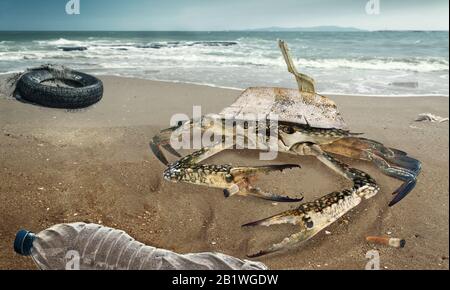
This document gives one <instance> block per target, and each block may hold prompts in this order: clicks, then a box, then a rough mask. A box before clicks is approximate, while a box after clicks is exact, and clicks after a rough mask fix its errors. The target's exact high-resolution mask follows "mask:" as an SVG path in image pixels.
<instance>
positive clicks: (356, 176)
mask: <svg viewBox="0 0 450 290" xmlns="http://www.w3.org/2000/svg"><path fill="white" fill-rule="evenodd" d="M301 149H302V150H303V152H301V153H303V154H309V155H315V156H316V157H317V158H318V159H319V160H320V161H322V162H323V163H325V164H326V165H327V166H329V167H330V168H332V169H333V170H335V171H337V172H338V173H339V174H341V175H343V176H344V177H346V178H347V179H349V180H351V181H353V184H354V185H353V187H352V188H351V189H346V190H343V191H340V192H332V193H330V194H327V195H325V196H323V197H321V198H319V199H317V200H315V201H313V202H308V203H304V204H301V205H300V206H299V207H298V208H297V209H294V210H289V211H286V212H283V213H280V214H278V215H275V216H272V217H269V218H266V219H263V220H260V221H256V222H252V223H248V224H245V225H243V226H244V227H249V226H271V225H276V224H285V223H288V224H294V225H297V226H299V227H300V231H299V232H297V233H295V234H293V235H291V236H290V237H287V238H285V239H284V240H283V241H281V242H279V243H276V244H274V245H272V246H271V247H269V248H268V249H266V250H263V251H260V252H258V253H256V254H253V255H249V257H258V256H262V255H265V254H269V253H273V252H276V251H279V250H282V249H285V248H291V247H293V246H296V245H298V244H300V243H302V242H305V241H307V240H309V239H310V238H312V237H313V236H315V235H316V234H317V233H319V232H320V231H322V230H323V229H324V228H326V227H327V226H329V225H330V224H332V223H333V222H335V221H336V220H337V219H339V218H340V217H342V216H343V215H344V214H346V213H347V212H348V211H350V210H351V209H353V208H354V207H356V206H357V205H358V204H359V203H360V202H361V201H362V199H363V198H365V199H368V198H370V197H372V196H374V195H375V194H377V192H378V191H379V188H378V186H377V184H376V182H375V180H373V179H372V178H371V177H370V176H369V175H367V174H366V173H364V172H362V171H360V170H357V169H355V168H351V167H349V166H348V165H346V164H344V163H342V162H339V161H338V160H336V159H334V158H333V157H332V156H330V155H328V154H327V153H324V152H322V151H321V150H320V148H319V147H318V146H317V145H310V146H307V147H303V148H301Z"/></svg>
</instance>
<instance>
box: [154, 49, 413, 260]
mask: <svg viewBox="0 0 450 290" xmlns="http://www.w3.org/2000/svg"><path fill="white" fill-rule="evenodd" d="M279 46H280V49H281V51H282V53H283V56H284V59H285V61H286V64H287V66H288V71H289V72H290V73H292V74H293V75H294V76H295V77H296V80H297V83H298V90H294V89H284V88H260V87H257V88H249V89H247V90H246V91H244V92H243V93H242V95H241V96H240V97H239V98H238V99H237V100H236V102H235V103H234V104H232V105H231V106H230V107H227V108H225V109H224V110H223V111H222V112H221V113H220V114H218V115H213V114H209V115H204V116H202V117H201V118H197V119H191V120H189V121H186V122H180V123H179V124H177V125H176V126H173V127H171V128H169V129H165V130H162V131H161V132H160V133H159V134H158V135H156V136H154V137H153V139H152V141H151V142H150V147H151V149H152V151H153V153H154V154H155V155H156V157H157V158H158V159H159V160H160V161H161V162H162V163H164V164H165V165H166V166H167V169H166V170H165V171H164V178H165V179H166V180H168V181H172V182H185V183H191V184H197V185H204V186H209V187H214V188H221V189H223V191H224V195H225V197H227V198H228V197H231V196H233V195H244V196H254V197H259V198H263V199H266V200H271V201H277V202H300V201H302V199H303V197H299V198H294V197H289V196H283V195H279V194H277V193H274V192H270V191H265V190H262V189H261V188H259V187H257V186H255V185H254V181H255V180H256V177H257V175H258V174H259V173H269V172H272V171H278V170H279V171H283V170H285V169H290V168H297V167H300V165H298V164H282V165H267V166H254V167H235V166H232V165H229V164H227V165H209V164H204V163H203V161H205V160H206V159H208V158H209V157H211V156H212V155H215V154H218V153H219V152H221V151H223V150H226V149H232V148H234V147H236V145H237V141H236V140H245V141H247V144H252V145H253V147H252V148H251V149H256V150H263V151H264V150H270V146H269V145H268V144H271V143H270V141H271V140H272V139H270V138H272V136H273V133H275V136H276V138H275V140H272V141H275V145H277V148H276V150H277V152H279V153H287V154H293V155H306V156H314V157H316V158H317V159H318V160H319V161H321V162H322V163H324V164H325V165H327V166H328V167H329V168H331V169H332V170H334V171H335V172H336V173H338V174H339V175H341V176H343V177H344V178H346V179H348V180H350V181H351V182H352V183H353V186H352V187H351V188H348V189H345V190H342V191H335V192H332V193H329V194H326V195H325V196H323V197H320V198H318V199H316V200H314V201H311V202H306V203H302V204H300V205H299V206H298V207H297V208H295V209H293V210H288V211H284V212H281V213H279V214H277V215H274V216H271V217H268V218H264V219H261V220H258V221H255V222H250V223H247V224H244V225H243V227H253V226H272V225H278V224H293V225H295V226H297V227H298V228H299V231H298V232H296V233H294V234H292V235H291V236H289V237H286V238H285V239H283V240H282V241H281V242H278V243H275V244H273V245H272V246H270V247H268V248H267V249H265V250H261V251H259V252H257V253H253V254H249V255H248V256H249V257H259V256H262V255H266V254H269V253H273V252H276V251H279V250H284V249H289V248H293V247H295V246H298V245H299V244H301V243H303V242H305V241H307V240H309V239H311V238H312V237H313V236H315V235H316V234H317V233H319V232H320V231H322V230H323V229H325V228H326V227H328V226H329V225H330V224H332V223H333V222H335V221H336V220H337V219H339V218H340V217H342V216H343V215H345V214H346V213H347V212H349V211H350V210H352V209H353V208H355V207H356V206H357V205H359V204H360V203H361V202H362V200H364V199H369V198H371V197H373V196H375V195H376V194H377V193H378V192H379V190H380V187H379V186H378V184H377V183H376V181H375V180H374V179H373V178H372V177H371V176H370V175H369V174H367V173H365V172H363V171H361V170H359V169H356V168H352V167H350V166H349V165H347V164H345V163H343V162H341V161H339V160H338V159H337V157H338V156H343V157H348V158H353V159H359V160H365V161H369V162H372V163H373V164H374V165H375V166H376V167H377V168H379V169H380V170H381V171H382V172H383V173H384V174H386V175H388V176H390V177H393V178H396V179H398V180H401V181H402V184H401V185H400V186H399V188H398V189H397V190H395V192H394V193H393V195H395V196H394V198H393V199H392V201H391V202H390V203H389V206H393V205H395V204H396V203H398V202H399V201H400V200H402V199H403V198H404V197H405V196H406V195H407V194H408V193H409V192H411V191H412V190H413V189H414V187H415V185H416V182H417V176H418V175H419V173H420V171H421V163H420V161H418V160H416V159H414V158H412V157H410V156H408V154H407V153H406V152H403V151H401V150H398V149H394V148H389V147H387V146H385V145H383V144H381V143H379V142H377V141H374V140H370V139H366V138H363V137H361V135H362V134H361V133H352V132H350V131H349V130H348V128H347V125H346V124H345V122H344V120H343V118H342V116H341V114H340V113H339V111H338V110H337V107H336V104H335V103H334V102H333V101H332V100H330V99H329V98H327V97H324V96H322V95H319V94H318V93H316V91H315V85H314V80H313V79H312V78H310V77H309V76H307V75H304V74H301V73H299V72H298V71H297V69H296V68H295V66H294V63H293V61H292V59H291V57H290V54H289V49H288V47H287V44H286V43H285V42H284V41H279ZM246 113H252V114H259V115H261V114H262V115H264V116H266V118H265V120H263V119H257V120H249V119H248V118H247V117H246V116H248V114H246ZM271 116H276V119H277V120H276V122H270V121H271V120H272V119H271ZM274 123H275V124H274ZM227 125H228V126H227ZM195 128H198V129H199V130H200V131H201V132H203V133H205V132H212V133H214V135H217V136H221V138H217V139H218V140H214V141H213V142H210V144H208V145H207V146H204V147H202V148H201V149H200V150H198V151H196V152H194V153H192V154H189V155H187V156H185V157H182V156H181V155H180V154H179V153H178V151H177V150H175V149H174V148H173V146H172V145H171V144H172V142H173V140H179V139H180V138H181V137H182V136H183V134H185V133H186V132H191V131H192V130H195ZM249 132H257V133H258V134H256V137H254V136H253V135H254V134H249ZM261 132H262V133H261ZM227 140H233V142H227ZM272 144H273V142H272ZM163 148H164V149H166V150H167V151H168V152H170V153H171V154H173V155H175V156H177V157H179V158H180V159H179V160H178V161H176V162H173V163H170V162H168V160H167V158H166V157H165V155H164V153H163V151H162V149H163Z"/></svg>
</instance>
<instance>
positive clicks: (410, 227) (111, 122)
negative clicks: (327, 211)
mask: <svg viewBox="0 0 450 290" xmlns="http://www.w3.org/2000/svg"><path fill="white" fill-rule="evenodd" d="M3 78H4V76H3ZM101 79H102V80H103V81H104V85H105V94H104V98H103V100H102V101H101V102H100V103H98V104H96V105H94V106H92V107H90V108H88V109H83V110H75V111H67V110H59V109H50V108H44V107H39V106H35V105H32V104H25V103H21V102H18V101H17V100H15V99H11V98H7V97H5V96H2V97H0V128H1V131H0V171H1V175H0V176H1V181H0V269H35V266H34V265H33V262H32V260H31V259H30V258H26V257H20V256H18V255H16V254H15V253H14V252H13V248H12V244H13V240H14V237H15V233H16V232H17V231H18V230H19V229H21V228H25V229H29V230H32V231H34V232H39V231H40V230H43V229H45V228H47V227H50V226H52V225H54V224H58V223H67V222H79V221H85V222H92V223H101V224H103V225H106V226H111V227H115V228H119V229H123V230H125V231H127V232H128V233H129V234H130V235H131V236H133V237H134V238H136V239H137V240H139V241H141V242H143V243H146V244H148V245H152V246H156V247H161V248H165V249H169V250H173V251H177V252H180V253H189V252H201V251H217V252H222V253H225V254H229V255H233V256H237V257H240V258H245V255H246V254H247V253H252V252H255V251H257V250H259V249H261V248H263V247H266V246H268V245H270V244H271V243H273V242H275V241H280V240H282V239H283V238H284V237H285V236H287V235H289V234H291V233H294V232H295V231H296V228H295V227H294V226H289V225H284V226H273V227H270V228H265V227H260V228H252V229H248V228H241V226H240V225H241V224H244V223H247V222H250V221H254V220H258V219H261V218H264V217H268V216H270V215H272V214H276V213H279V212H281V211H284V210H286V209H289V208H294V207H296V206H297V204H273V203H271V202H268V201H264V200H260V199H255V198H251V197H240V196H233V197H231V198H228V199H225V198H224V196H223V193H222V191H221V190H219V189H211V188H207V187H200V186H194V185H188V184H174V183H169V182H167V181H164V180H163V179H162V172H163V170H164V166H163V165H162V164H161V163H160V162H159V161H158V160H157V159H156V158H155V157H154V156H153V155H152V153H151V151H150V149H149V146H148V142H149V140H150V138H151V137H152V136H153V135H154V134H156V133H157V132H158V131H159V130H160V129H162V128H166V127H168V125H169V120H170V117H171V116H172V115H173V114H174V113H186V114H188V115H191V114H192V106H193V105H201V106H202V110H203V113H211V112H219V111H220V110H221V109H222V108H223V107H225V106H227V105H229V104H231V102H233V100H234V99H235V98H236V97H237V96H238V95H239V94H240V91H237V90H227V89H220V88H212V87H206V86H198V85H188V84H176V83H168V82H156V81H147V80H139V79H132V78H119V77H101ZM333 99H334V100H335V101H336V103H337V104H338V106H339V108H340V110H341V113H342V114H343V116H344V119H345V120H346V121H347V123H348V125H349V126H350V128H351V129H352V131H354V132H364V133H366V135H365V136H366V137H368V138H371V139H375V140H377V141H380V142H382V143H384V144H386V145H388V146H390V147H394V148H398V149H401V150H404V151H407V152H408V153H409V154H410V155H411V156H413V157H415V158H417V159H419V160H421V161H422V162H423V172H422V174H421V175H420V177H419V180H418V184H417V187H416V189H415V190H414V191H413V192H412V193H411V194H410V195H409V196H408V197H407V198H405V199H404V200H403V201H402V202H400V203H399V204H398V205H396V206H395V207H393V208H388V206H387V205H388V202H389V201H390V200H391V198H392V196H391V193H392V192H393V190H395V189H396V187H398V186H399V184H400V183H399V182H398V181H396V180H394V179H392V178H389V177H387V176H385V175H383V174H382V173H381V172H379V171H378V170H377V169H376V168H375V167H374V166H373V165H371V164H369V163H366V162H361V161H354V160H348V159H343V160H344V161H346V162H348V163H349V164H351V165H352V166H354V167H357V168H360V169H362V170H365V171H367V172H368V173H370V174H371V175H372V176H373V177H374V178H375V179H376V180H377V181H378V183H379V185H380V186H381V188H382V190H381V191H380V192H379V193H378V195H376V196H375V197H373V198H372V199H370V200H367V201H363V202H362V203H361V204H360V205H359V206H358V207H357V208H355V209H354V210H353V211H351V212H350V213H348V214H347V215H345V216H344V217H343V218H341V219H340V220H338V221H337V222H336V223H334V224H333V225H331V226H330V227H329V228H327V231H328V232H327V233H325V232H322V233H320V234H318V235H317V236H316V237H314V238H313V239H312V240H310V241H308V242H307V243H305V244H304V245H301V246H299V247H298V248H295V249H292V250H289V251H286V252H282V253H277V254H273V255H269V256H266V257H262V258H259V259H258V260H259V261H262V262H264V263H266V264H267V265H268V266H269V267H270V268H271V269H364V268H365V265H366V263H367V262H368V259H367V258H366V253H367V252H368V251H369V250H372V249H376V250H378V251H379V254H380V262H381V268H382V269H449V261H448V257H449V183H448V181H449V167H448V166H449V155H448V149H449V124H448V122H446V123H440V124H438V123H429V122H422V123H417V122H414V119H415V118H416V116H417V115H418V114H420V113H424V112H430V113H433V114H436V115H440V116H443V117H448V115H449V112H448V111H449V109H448V106H449V99H448V98H445V97H414V98H371V97H348V96H336V97H333ZM171 160H174V159H171ZM230 162H231V163H232V164H234V165H254V164H259V163H260V162H259V161H258V152H252V151H226V152H223V153H222V154H220V155H218V156H214V157H213V158H212V159H211V160H209V161H208V163H215V164H220V163H230ZM274 162H276V163H299V164H301V165H302V168H301V169H292V170H288V171H286V172H285V173H284V174H281V173H280V174H279V173H274V174H270V175H266V176H261V184H262V185H263V186H265V187H268V188H270V189H272V190H273V191H275V192H279V193H284V194H290V195H295V194H298V193H303V194H304V196H305V200H308V201H311V200H313V199H315V198H317V197H319V196H321V195H324V194H326V193H329V192H331V191H334V190H338V189H343V188H345V187H346V186H348V185H349V183H348V182H347V181H345V180H343V178H341V177H339V176H338V175H336V174H335V173H333V172H331V170H329V169H328V168H326V167H325V166H324V165H322V164H321V163H320V162H319V161H317V160H315V159H314V158H308V157H293V156H286V155H282V154H280V155H279V157H278V159H277V160H276V161H274ZM385 234H390V235H391V236H392V237H399V238H404V239H406V247H405V248H403V249H393V248H387V247H384V246H374V245H369V244H367V243H366V242H365V237H366V236H367V235H385Z"/></svg>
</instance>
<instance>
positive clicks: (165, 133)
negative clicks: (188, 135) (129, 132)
mask: <svg viewBox="0 0 450 290" xmlns="http://www.w3.org/2000/svg"><path fill="white" fill-rule="evenodd" d="M177 128H178V127H172V128H168V129H164V130H162V131H161V132H160V133H159V134H157V135H155V136H154V137H153V138H152V140H151V141H150V149H151V150H152V152H153V154H155V156H156V157H157V158H158V159H159V161H161V162H162V163H163V164H164V165H169V161H167V158H166V156H165V155H164V153H163V152H162V150H161V148H164V149H165V150H167V151H168V152H169V153H171V154H173V155H175V156H177V157H181V155H180V153H178V152H177V151H176V150H175V149H174V148H173V147H172V146H171V145H170V134H171V133H172V132H173V131H175V130H176V129H177Z"/></svg>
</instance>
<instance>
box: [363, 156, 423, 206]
mask: <svg viewBox="0 0 450 290" xmlns="http://www.w3.org/2000/svg"><path fill="white" fill-rule="evenodd" d="M370 156H371V159H372V161H373V162H374V163H375V165H377V166H378V168H380V169H381V170H382V171H383V173H384V174H386V175H388V176H391V177H394V178H396V179H399V180H402V181H403V184H402V185H401V186H400V187H399V188H397V189H396V190H395V191H394V192H393V195H395V197H394V199H392V201H391V202H390V203H389V206H390V207H391V206H394V205H395V204H397V203H398V202H399V201H401V200H402V199H403V198H405V197H406V196H407V195H408V194H409V193H410V192H411V191H412V190H413V189H414V187H415V186H416V184H417V176H418V175H419V173H420V171H421V169H422V164H421V163H420V161H418V160H416V159H414V158H411V157H409V156H405V155H398V156H393V157H387V156H385V158H382V157H380V156H379V155H376V154H371V155H370Z"/></svg>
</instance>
